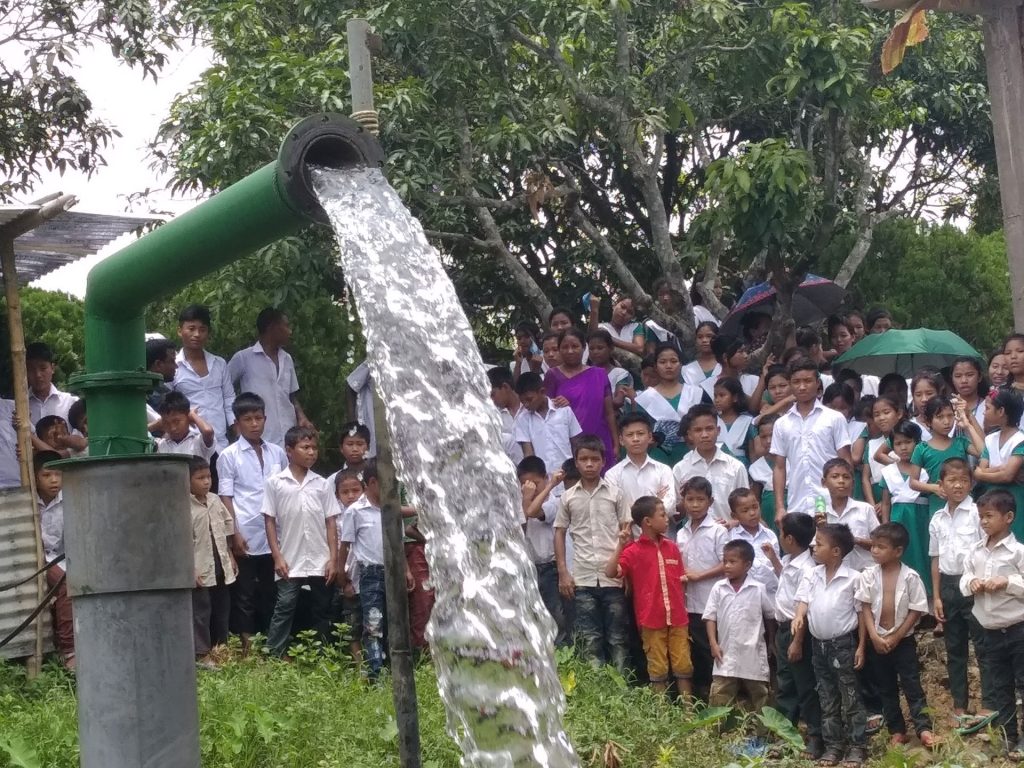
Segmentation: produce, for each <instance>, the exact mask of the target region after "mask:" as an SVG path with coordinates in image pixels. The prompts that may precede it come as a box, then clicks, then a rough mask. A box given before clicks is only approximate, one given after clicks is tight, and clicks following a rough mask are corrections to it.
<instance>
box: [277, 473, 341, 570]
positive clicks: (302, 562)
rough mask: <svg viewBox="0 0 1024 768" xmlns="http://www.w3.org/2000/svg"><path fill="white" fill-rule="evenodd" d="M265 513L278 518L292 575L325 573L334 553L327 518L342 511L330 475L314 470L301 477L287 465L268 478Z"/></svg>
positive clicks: (280, 538) (281, 545)
mask: <svg viewBox="0 0 1024 768" xmlns="http://www.w3.org/2000/svg"><path fill="white" fill-rule="evenodd" d="M263 514H264V515H266V516H267V517H272V518H274V519H275V520H276V522H277V539H278V546H279V548H280V550H281V556H282V557H283V558H284V560H285V562H286V563H288V578H289V579H301V578H306V577H309V576H323V575H324V574H325V572H326V570H327V564H328V562H330V558H331V554H332V553H331V550H330V545H329V543H328V541H327V521H328V520H329V519H331V518H334V517H337V516H338V515H340V514H341V507H339V506H338V500H337V499H336V498H335V497H334V489H333V488H331V487H330V486H329V485H328V484H327V479H326V478H324V477H322V476H321V475H318V474H317V473H316V472H313V471H312V470H310V471H308V472H306V476H305V477H303V478H302V480H297V479H295V476H294V475H293V474H292V472H291V470H290V469H289V468H287V467H285V468H284V469H283V470H281V471H280V472H278V473H277V474H275V475H272V476H271V477H269V478H267V486H266V488H265V489H264V491H263ZM277 578H280V577H277Z"/></svg>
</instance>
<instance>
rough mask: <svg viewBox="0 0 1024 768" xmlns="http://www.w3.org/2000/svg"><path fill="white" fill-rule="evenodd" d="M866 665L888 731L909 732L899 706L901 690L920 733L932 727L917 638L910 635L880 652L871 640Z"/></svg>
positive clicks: (915, 726)
mask: <svg viewBox="0 0 1024 768" xmlns="http://www.w3.org/2000/svg"><path fill="white" fill-rule="evenodd" d="M864 667H865V668H866V669H868V670H870V673H871V678H872V682H873V683H874V685H875V690H876V691H877V692H878V695H879V697H880V698H881V700H882V716H883V717H884V718H885V727H886V728H887V729H888V730H889V733H906V732H907V721H906V720H905V719H904V718H903V709H902V707H900V690H901V689H902V690H903V695H904V697H906V699H907V708H908V709H909V710H910V717H911V718H912V719H913V721H914V730H915V731H917V733H919V734H920V733H921V732H922V731H930V730H931V729H932V718H931V716H930V715H929V714H928V711H927V708H928V704H927V702H926V701H925V698H924V689H923V688H922V687H921V666H920V664H919V662H918V660H917V641H916V640H914V636H913V635H908V636H907V637H905V638H903V640H901V641H900V643H899V645H897V646H896V647H895V648H893V649H892V650H891V651H889V653H878V652H877V651H876V650H875V647H874V646H873V645H872V644H871V643H870V642H868V644H867V658H866V659H865V664H864Z"/></svg>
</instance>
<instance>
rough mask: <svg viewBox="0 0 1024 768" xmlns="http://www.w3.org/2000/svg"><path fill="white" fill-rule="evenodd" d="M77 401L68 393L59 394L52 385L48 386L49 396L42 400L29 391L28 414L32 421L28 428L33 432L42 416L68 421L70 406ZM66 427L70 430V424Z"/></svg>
mask: <svg viewBox="0 0 1024 768" xmlns="http://www.w3.org/2000/svg"><path fill="white" fill-rule="evenodd" d="M77 401H78V398H77V397H75V396H74V395H72V394H71V393H70V392H61V391H60V390H59V389H57V387H55V386H54V385H53V384H51V385H50V392H49V394H48V395H47V396H46V397H45V398H42V399H40V398H38V397H36V393H35V392H33V391H32V390H31V389H29V391H28V413H29V416H30V417H31V419H32V423H31V424H30V425H29V426H30V427H31V428H32V429H33V430H34V429H35V426H36V422H38V421H39V420H40V419H41V418H43V417H44V416H60V417H61V418H62V419H64V421H68V413H69V412H70V411H71V406H72V405H74V404H75V403H76V402H77ZM12 402H13V401H12ZM68 427H69V428H70V422H68Z"/></svg>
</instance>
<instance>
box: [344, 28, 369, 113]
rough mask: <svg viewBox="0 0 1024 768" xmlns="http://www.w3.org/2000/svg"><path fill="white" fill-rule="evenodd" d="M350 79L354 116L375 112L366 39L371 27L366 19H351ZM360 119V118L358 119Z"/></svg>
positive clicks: (347, 29)
mask: <svg viewBox="0 0 1024 768" xmlns="http://www.w3.org/2000/svg"><path fill="white" fill-rule="evenodd" d="M345 29H346V31H347V33H348V77H349V87H350V88H351V89H352V114H353V116H355V115H358V114H359V113H360V112H372V111H373V64H372V59H371V56H370V47H369V45H367V43H366V38H367V36H368V35H369V34H370V25H369V23H368V22H367V21H366V19H349V22H348V24H347V25H346V27H345ZM357 119H358V118H357Z"/></svg>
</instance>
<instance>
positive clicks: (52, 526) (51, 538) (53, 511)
mask: <svg viewBox="0 0 1024 768" xmlns="http://www.w3.org/2000/svg"><path fill="white" fill-rule="evenodd" d="M36 508H37V509H38V510H39V533H40V538H42V540H43V557H44V558H45V559H46V562H48V563H49V562H52V561H53V559H54V558H55V557H60V556H61V555H63V554H64V492H63V491H61V492H60V493H58V494H57V495H56V496H55V497H54V499H53V500H52V501H51V502H50V503H49V504H47V503H46V502H45V501H43V500H42V499H41V498H39V497H38V496H36ZM66 565H67V562H66V561H65V562H64V563H61V564H59V565H57V566H56V567H57V568H60V569H61V570H62V571H63V570H65V567H66Z"/></svg>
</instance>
